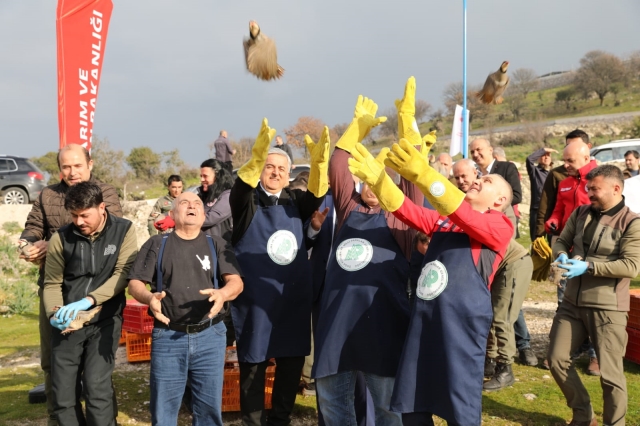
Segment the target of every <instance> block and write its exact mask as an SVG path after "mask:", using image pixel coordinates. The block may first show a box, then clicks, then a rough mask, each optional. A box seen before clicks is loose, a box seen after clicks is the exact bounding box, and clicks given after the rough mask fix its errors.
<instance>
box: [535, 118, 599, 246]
mask: <svg viewBox="0 0 640 426" xmlns="http://www.w3.org/2000/svg"><path fill="white" fill-rule="evenodd" d="M574 142H584V143H586V144H587V146H588V147H589V148H590V149H591V147H592V146H591V141H590V140H589V135H588V134H587V133H586V132H584V131H583V130H580V129H575V130H572V131H571V132H569V133H567V135H566V136H565V146H566V145H569V144H572V143H574ZM567 176H568V173H567V169H566V168H565V167H564V164H563V165H562V166H558V167H556V168H554V169H551V171H550V172H549V175H548V176H547V178H546V179H545V181H544V186H543V188H542V194H541V196H540V204H539V207H538V213H537V217H536V228H535V236H536V237H541V236H543V235H545V229H544V223H545V222H546V221H547V219H549V217H551V213H553V209H554V207H555V206H556V196H557V194H558V184H559V183H560V182H561V181H563V180H564V179H565V178H566V177H567Z"/></svg>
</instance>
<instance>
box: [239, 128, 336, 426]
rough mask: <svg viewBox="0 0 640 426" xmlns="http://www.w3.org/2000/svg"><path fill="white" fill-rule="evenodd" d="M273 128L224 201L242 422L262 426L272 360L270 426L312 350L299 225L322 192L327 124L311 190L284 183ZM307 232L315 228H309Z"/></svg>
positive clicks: (279, 419)
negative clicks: (237, 276) (237, 290)
mask: <svg viewBox="0 0 640 426" xmlns="http://www.w3.org/2000/svg"><path fill="white" fill-rule="evenodd" d="M275 132H276V131H275V129H271V128H269V126H268V123H267V120H266V119H264V120H263V122H262V128H261V129H260V133H259V134H258V137H257V139H256V142H255V144H254V145H253V149H252V151H251V159H250V160H249V161H247V163H245V164H244V165H243V166H242V167H241V168H240V170H238V178H237V179H236V181H235V183H234V185H233V188H231V194H230V196H229V204H230V205H231V214H232V217H233V225H234V226H233V235H232V237H231V242H232V244H233V246H234V251H235V254H236V258H237V259H238V263H239V265H240V268H241V270H242V272H243V274H242V275H243V279H244V291H243V292H242V293H241V294H240V296H239V297H238V298H237V299H236V300H234V302H233V304H232V308H231V314H232V317H233V324H234V327H235V331H236V342H237V347H238V361H239V364H240V389H241V392H240V410H241V412H242V420H243V424H245V425H256V426H258V425H262V424H265V418H266V411H265V409H264V380H265V371H266V369H267V366H268V363H269V359H271V358H275V359H276V363H277V364H278V368H277V373H276V378H275V383H274V387H273V398H272V401H273V408H272V410H271V411H270V413H269V420H268V424H289V422H290V415H291V410H292V409H293V405H294V402H295V399H296V393H297V392H298V384H299V382H300V372H301V371H302V365H303V364H304V357H305V356H306V355H308V354H309V352H310V349H311V299H312V285H311V273H310V271H311V268H310V267H309V262H308V260H307V249H306V247H305V235H304V234H303V224H304V222H305V221H306V220H307V219H309V218H310V217H311V215H312V214H313V212H315V211H316V210H317V209H318V207H319V206H320V204H321V203H322V201H323V199H324V195H325V193H326V192H327V177H326V176H327V168H328V165H329V129H327V128H326V127H325V129H324V132H323V133H322V136H321V138H320V140H319V141H318V143H313V141H311V140H308V141H307V148H308V149H309V152H310V153H311V170H310V175H309V184H308V190H307V191H306V192H305V191H301V190H291V189H289V188H287V187H286V186H287V184H288V183H289V172H290V170H291V159H290V158H289V156H288V155H287V154H286V153H285V152H284V151H282V150H281V149H278V148H269V145H270V143H271V139H273V136H274V134H275ZM309 229H310V231H308V234H307V236H308V237H310V238H313V237H314V236H315V232H316V231H313V228H312V227H309Z"/></svg>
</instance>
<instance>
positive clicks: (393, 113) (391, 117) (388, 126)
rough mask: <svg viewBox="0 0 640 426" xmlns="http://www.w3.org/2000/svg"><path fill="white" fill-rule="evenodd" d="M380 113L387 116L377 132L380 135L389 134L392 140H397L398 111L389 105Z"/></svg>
mask: <svg viewBox="0 0 640 426" xmlns="http://www.w3.org/2000/svg"><path fill="white" fill-rule="evenodd" d="M380 115H383V116H385V117H387V121H385V122H384V123H382V124H380V126H379V127H378V133H379V134H380V136H390V137H391V138H392V139H393V140H394V141H397V140H398V111H397V110H396V108H395V107H390V108H387V109H385V110H384V111H382V113H381V114H380Z"/></svg>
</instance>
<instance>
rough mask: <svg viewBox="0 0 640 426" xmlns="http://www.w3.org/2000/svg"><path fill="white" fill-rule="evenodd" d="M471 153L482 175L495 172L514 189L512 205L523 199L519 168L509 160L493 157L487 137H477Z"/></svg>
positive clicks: (470, 146)
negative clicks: (499, 159)
mask: <svg viewBox="0 0 640 426" xmlns="http://www.w3.org/2000/svg"><path fill="white" fill-rule="evenodd" d="M469 154H470V155H471V158H472V159H473V161H474V162H475V163H476V164H477V165H478V169H479V170H480V173H481V175H482V176H484V175H487V174H489V173H494V174H497V175H500V176H502V177H503V178H504V179H505V180H506V181H507V182H508V183H509V185H510V186H511V190H512V191H513V200H512V201H511V205H512V206H515V205H516V204H520V202H521V201H522V186H521V185H520V177H519V176H518V169H516V166H515V165H514V164H513V163H511V162H509V161H498V160H495V159H494V158H493V148H492V147H491V144H490V143H489V141H488V140H486V139H476V140H474V141H473V142H471V145H469Z"/></svg>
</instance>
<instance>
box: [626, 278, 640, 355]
mask: <svg viewBox="0 0 640 426" xmlns="http://www.w3.org/2000/svg"><path fill="white" fill-rule="evenodd" d="M630 293H631V308H630V309H629V321H628V322H627V334H628V335H629V342H628V343H627V354H626V355H625V358H626V359H628V360H629V361H632V362H635V363H636V364H640V290H631V291H630Z"/></svg>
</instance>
